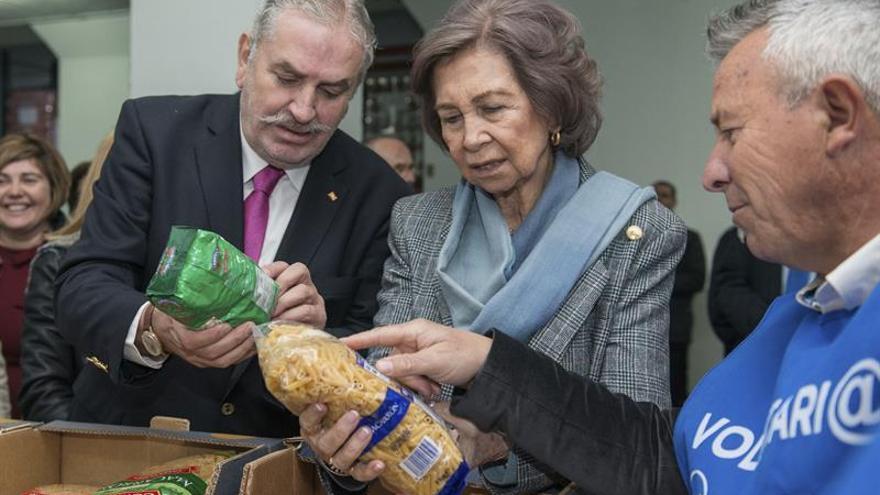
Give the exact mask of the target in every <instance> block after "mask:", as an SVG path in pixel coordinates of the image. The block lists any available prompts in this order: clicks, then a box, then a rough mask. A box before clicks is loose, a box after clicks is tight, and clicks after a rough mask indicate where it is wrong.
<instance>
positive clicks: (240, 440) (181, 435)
mask: <svg viewBox="0 0 880 495" xmlns="http://www.w3.org/2000/svg"><path fill="white" fill-rule="evenodd" d="M37 428H38V429H39V430H42V431H49V432H56V433H87V434H100V435H111V436H132V437H146V438H165V439H171V440H183V441H187V442H194V443H203V444H209V445H219V446H221V447H251V448H253V447H259V446H260V445H271V444H277V443H280V442H281V440H279V439H277V438H265V437H249V436H245V435H230V434H225V433H207V432H201V431H180V430H159V429H152V428H148V427H144V426H121V425H105V424H98V423H76V422H72V421H52V422H51V423H46V424H44V425H40V426H38V427H37Z"/></svg>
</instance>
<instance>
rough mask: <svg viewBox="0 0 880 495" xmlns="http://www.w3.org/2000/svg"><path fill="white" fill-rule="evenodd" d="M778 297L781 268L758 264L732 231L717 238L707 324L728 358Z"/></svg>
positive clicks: (764, 263) (780, 283)
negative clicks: (721, 344) (722, 344)
mask: <svg viewBox="0 0 880 495" xmlns="http://www.w3.org/2000/svg"><path fill="white" fill-rule="evenodd" d="M780 293H782V265H779V264H777V263H770V262H767V261H763V260H759V259H758V258H756V257H755V256H754V255H753V254H752V253H751V252H749V250H748V248H747V247H746V245H745V243H744V242H743V241H742V240H741V239H740V237H739V232H738V231H737V228H736V227H731V228H729V229H727V231H725V232H724V234H722V235H721V238H720V239H719V240H718V246H717V247H716V248H715V256H714V257H713V258H712V275H711V277H710V279H709V300H708V304H709V320H710V321H711V322H712V328H713V329H714V330H715V334H716V335H717V336H718V338H719V339H721V342H722V343H724V355H725V356H726V355H728V354H730V352H731V351H732V350H733V348H734V347H736V346H737V345H738V344H739V343H740V342H742V340H743V339H745V338H746V337H747V336H748V335H749V334H750V333H751V332H752V330H753V329H754V328H755V327H756V326H758V323H760V321H761V318H763V317H764V313H765V312H766V311H767V308H768V307H769V306H770V303H771V302H773V299H775V298H776V296H778V295H779V294H780Z"/></svg>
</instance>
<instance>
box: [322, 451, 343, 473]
mask: <svg viewBox="0 0 880 495" xmlns="http://www.w3.org/2000/svg"><path fill="white" fill-rule="evenodd" d="M318 461H320V463H321V465H322V466H324V469H326V470H327V471H330V472H331V473H333V474H335V475H338V476H348V474H349V472H348V471H343V470H342V469H339V468H338V467H336V464H333V456H332V455H331V456H330V458H329V459H327V462H324V460H323V459H321V457H318Z"/></svg>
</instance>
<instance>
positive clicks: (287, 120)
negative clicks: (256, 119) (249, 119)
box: [260, 110, 333, 134]
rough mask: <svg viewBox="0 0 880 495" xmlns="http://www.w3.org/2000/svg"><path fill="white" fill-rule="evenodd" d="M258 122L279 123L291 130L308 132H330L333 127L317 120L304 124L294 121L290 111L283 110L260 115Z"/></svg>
mask: <svg viewBox="0 0 880 495" xmlns="http://www.w3.org/2000/svg"><path fill="white" fill-rule="evenodd" d="M260 122H261V123H263V124H269V125H280V126H282V127H284V128H286V129H288V130H290V131H293V132H308V133H310V134H318V133H321V132H330V131H332V130H333V128H332V127H330V126H329V125H326V124H322V123H320V122H318V121H317V120H314V121H312V122H309V123H308V124H305V125H303V124H300V123H299V122H297V121H296V119H294V118H293V115H291V114H290V112H286V111H283V110H282V111H280V112H278V113H276V114H274V115H267V116H264V117H260Z"/></svg>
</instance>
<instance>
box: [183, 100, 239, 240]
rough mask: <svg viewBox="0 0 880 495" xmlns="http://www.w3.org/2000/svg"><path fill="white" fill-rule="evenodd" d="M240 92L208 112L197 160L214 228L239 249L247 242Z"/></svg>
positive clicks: (219, 102)
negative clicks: (244, 238) (244, 239)
mask: <svg viewBox="0 0 880 495" xmlns="http://www.w3.org/2000/svg"><path fill="white" fill-rule="evenodd" d="M238 108H239V95H237V94H236V95H230V96H224V97H221V98H219V99H218V100H217V101H216V102H215V103H213V104H212V107H211V108H209V109H208V111H207V114H208V118H207V124H208V125H207V132H205V134H204V136H203V137H202V139H201V140H199V142H198V143H197V144H196V149H195V155H196V156H195V160H196V167H197V168H198V175H199V181H200V183H201V184H200V185H201V189H202V194H203V195H204V198H205V206H206V208H207V216H208V224H209V226H210V228H211V230H212V231H214V232H216V233H218V234H220V235H221V236H223V238H224V239H226V240H227V241H229V242H230V243H231V244H233V245H234V246H236V247H237V248H239V249H242V246H243V244H244V241H243V236H244V206H243V198H242V183H243V178H242V174H243V172H242V163H241V131H240V130H239V110H238Z"/></svg>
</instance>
